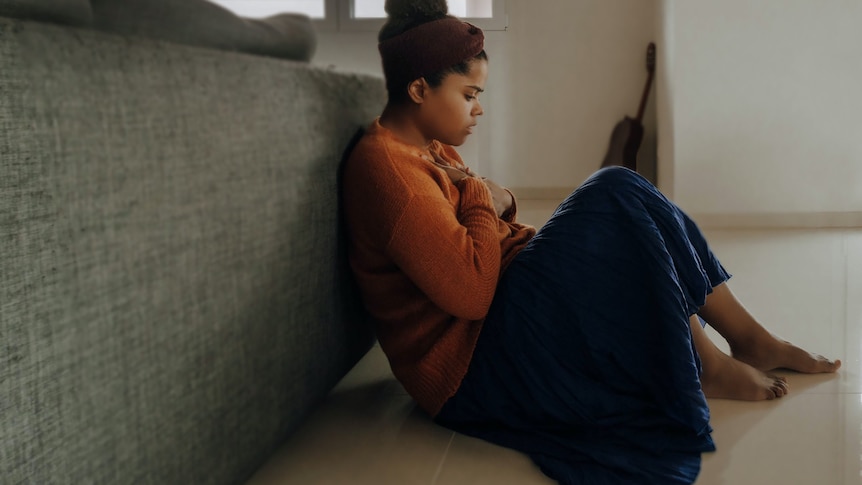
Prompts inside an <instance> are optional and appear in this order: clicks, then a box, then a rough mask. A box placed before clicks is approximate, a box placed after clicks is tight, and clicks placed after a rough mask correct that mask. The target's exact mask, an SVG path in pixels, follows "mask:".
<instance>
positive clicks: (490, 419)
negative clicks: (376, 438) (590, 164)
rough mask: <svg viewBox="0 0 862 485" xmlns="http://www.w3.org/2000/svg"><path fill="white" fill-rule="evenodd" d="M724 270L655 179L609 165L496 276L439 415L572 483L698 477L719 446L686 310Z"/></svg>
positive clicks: (690, 311) (722, 278)
mask: <svg viewBox="0 0 862 485" xmlns="http://www.w3.org/2000/svg"><path fill="white" fill-rule="evenodd" d="M729 277H730V276H729V275H728V273H727V272H726V271H725V270H724V268H723V267H722V266H721V264H720V263H719V261H718V260H717V259H716V258H715V256H714V255H713V254H712V252H711V251H710V249H709V247H708V245H707V243H706V240H705V239H704V237H703V235H702V234H701V232H700V230H699V229H698V228H697V226H696V225H695V224H694V222H693V221H692V220H691V219H690V218H689V217H688V216H686V215H685V214H684V213H683V212H682V211H681V210H680V209H679V208H678V207H676V206H675V205H674V204H673V203H672V202H670V201H669V200H668V199H666V198H665V197H664V196H663V195H662V194H661V193H660V192H659V191H658V190H656V189H655V187H653V185H652V184H650V183H649V182H648V181H647V180H645V179H644V178H643V177H641V176H640V175H638V174H637V173H635V172H633V171H631V170H628V169H625V168H620V167H612V168H606V169H602V170H600V171H598V172H596V174H594V175H593V176H592V177H591V178H590V179H589V180H587V181H586V182H585V183H584V184H583V185H582V186H581V187H579V188H578V189H577V190H576V191H574V192H573V193H572V194H571V195H570V196H569V197H568V198H567V199H566V200H565V201H564V202H563V203H562V204H561V205H560V206H559V208H557V210H556V211H555V212H554V214H553V216H552V217H551V219H550V220H549V221H548V223H547V224H546V225H545V226H544V227H543V228H542V229H541V230H540V231H539V233H538V234H537V235H536V236H535V238H534V239H533V240H532V241H531V242H530V243H529V245H528V246H527V247H526V248H524V249H523V250H522V251H521V253H519V254H518V256H517V257H516V258H515V260H514V261H513V262H512V264H511V265H510V266H509V268H508V269H507V270H506V271H505V273H504V274H503V275H502V277H501V280H500V283H499V285H498V289H497V293H496V296H495V298H494V302H493V304H492V305H491V309H490V311H489V314H488V317H487V319H486V321H485V324H484V327H483V330H482V333H481V335H480V337H479V342H478V344H477V346H476V350H475V353H474V355H473V359H472V361H471V364H470V367H469V370H468V372H467V375H466V376H465V378H464V381H463V383H462V384H461V386H460V388H459V390H458V392H457V393H456V394H455V396H454V397H452V398H451V399H449V400H448V401H447V402H446V404H445V405H444V406H443V409H442V410H441V412H440V413H439V414H438V415H437V416H436V417H435V419H436V421H437V422H438V423H440V424H442V425H444V426H447V427H449V428H452V429H454V430H456V431H458V432H461V433H464V434H467V435H470V436H475V437H478V438H482V439H485V440H488V441H491V442H494V443H497V444H500V445H502V446H506V447H509V448H514V449H516V450H520V451H522V452H524V453H527V454H528V455H530V456H531V457H532V458H533V460H534V461H535V462H536V463H537V464H538V465H539V467H540V468H541V469H542V470H543V471H544V472H545V473H546V474H547V475H548V476H550V477H551V478H554V479H556V480H557V481H559V482H560V483H562V484H566V485H568V484H572V485H574V484H585V485H601V484H662V485H667V484H675V483H687V484H690V483H693V482H694V481H695V479H696V477H697V474H698V472H699V471H700V460H701V459H700V455H701V453H702V452H704V451H712V450H714V449H715V446H714V444H713V441H712V439H711V437H710V432H711V431H712V430H711V428H710V426H709V409H708V407H707V403H706V398H705V397H704V395H703V392H702V390H701V386H700V379H699V375H700V360H699V358H698V355H697V352H696V350H695V349H694V344H693V341H692V337H691V328H690V326H689V325H690V324H689V317H690V316H691V315H693V314H694V313H696V312H697V310H698V308H699V307H701V306H702V305H703V304H704V302H705V299H706V295H707V294H709V293H710V292H711V291H712V288H713V287H715V286H717V285H719V284H721V283H723V282H724V281H726V280H727V279H728V278H729Z"/></svg>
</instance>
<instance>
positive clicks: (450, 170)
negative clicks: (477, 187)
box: [433, 153, 513, 217]
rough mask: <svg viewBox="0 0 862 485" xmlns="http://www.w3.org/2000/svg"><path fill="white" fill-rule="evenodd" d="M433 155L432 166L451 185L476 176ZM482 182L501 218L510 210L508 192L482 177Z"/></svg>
mask: <svg viewBox="0 0 862 485" xmlns="http://www.w3.org/2000/svg"><path fill="white" fill-rule="evenodd" d="M433 155H434V164H435V165H437V166H438V167H440V168H442V169H443V171H445V172H446V175H448V176H449V180H451V181H452V183H453V184H457V183H458V182H460V181H461V180H464V179H465V178H467V177H475V176H476V174H474V173H473V172H471V171H470V169H469V168H467V167H464V168H463V169H462V168H456V167H453V166H451V165H449V164H448V163H446V161H445V160H443V159H442V158H440V156H439V155H437V154H436V153H434V154H433ZM482 182H485V186H486V187H488V190H489V191H490V192H491V198H492V199H493V200H494V211H495V212H496V213H497V217H503V214H505V213H506V212H507V211H508V210H509V209H511V208H512V204H513V201H512V194H511V193H509V191H508V190H506V189H504V188H503V187H500V186H499V185H497V183H496V182H494V181H493V180H491V179H487V178H485V177H482Z"/></svg>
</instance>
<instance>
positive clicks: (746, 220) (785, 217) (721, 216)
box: [689, 211, 862, 229]
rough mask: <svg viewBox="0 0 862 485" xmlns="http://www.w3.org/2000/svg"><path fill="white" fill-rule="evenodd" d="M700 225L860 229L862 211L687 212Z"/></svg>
mask: <svg viewBox="0 0 862 485" xmlns="http://www.w3.org/2000/svg"><path fill="white" fill-rule="evenodd" d="M689 215H690V216H691V218H692V219H694V221H695V222H697V224H698V225H699V226H700V227H703V228H715V229H835V228H837V229H840V228H856V229H858V228H862V211H848V212H763V213H747V214H741V213H737V214H733V213H690V214H689Z"/></svg>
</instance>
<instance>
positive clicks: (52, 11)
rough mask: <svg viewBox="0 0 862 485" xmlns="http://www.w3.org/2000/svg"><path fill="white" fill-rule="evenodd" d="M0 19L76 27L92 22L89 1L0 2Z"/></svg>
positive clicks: (14, 0) (28, 0)
mask: <svg viewBox="0 0 862 485" xmlns="http://www.w3.org/2000/svg"><path fill="white" fill-rule="evenodd" d="M0 17H12V18H18V19H27V20H40V21H47V22H54V23H58V24H66V25H76V26H88V25H90V24H91V23H92V22H93V12H92V10H91V9H90V2H89V0H0Z"/></svg>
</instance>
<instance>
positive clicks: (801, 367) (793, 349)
mask: <svg viewBox="0 0 862 485" xmlns="http://www.w3.org/2000/svg"><path fill="white" fill-rule="evenodd" d="M731 353H732V354H733V358H735V359H737V360H739V361H742V362H745V363H746V364H748V365H750V366H752V367H754V368H756V369H759V370H762V371H768V370H773V369H779V368H781V369H790V370H794V371H797V372H803V373H806V374H821V373H830V372H835V371H837V370H838V368H839V367H841V361H840V360H836V361H832V360H829V359H827V358H826V357H823V356H822V355H818V354H812V353H810V352H807V351H805V350H803V349H800V348H799V347H797V346H795V345H793V344H791V343H790V342H787V341H785V340H781V339H779V338H777V337H775V336H774V335H771V334H767V335H764V336H762V337H761V338H759V339H754V340H752V341H749V342H745V343H743V344H737V345H735V346H731Z"/></svg>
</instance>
